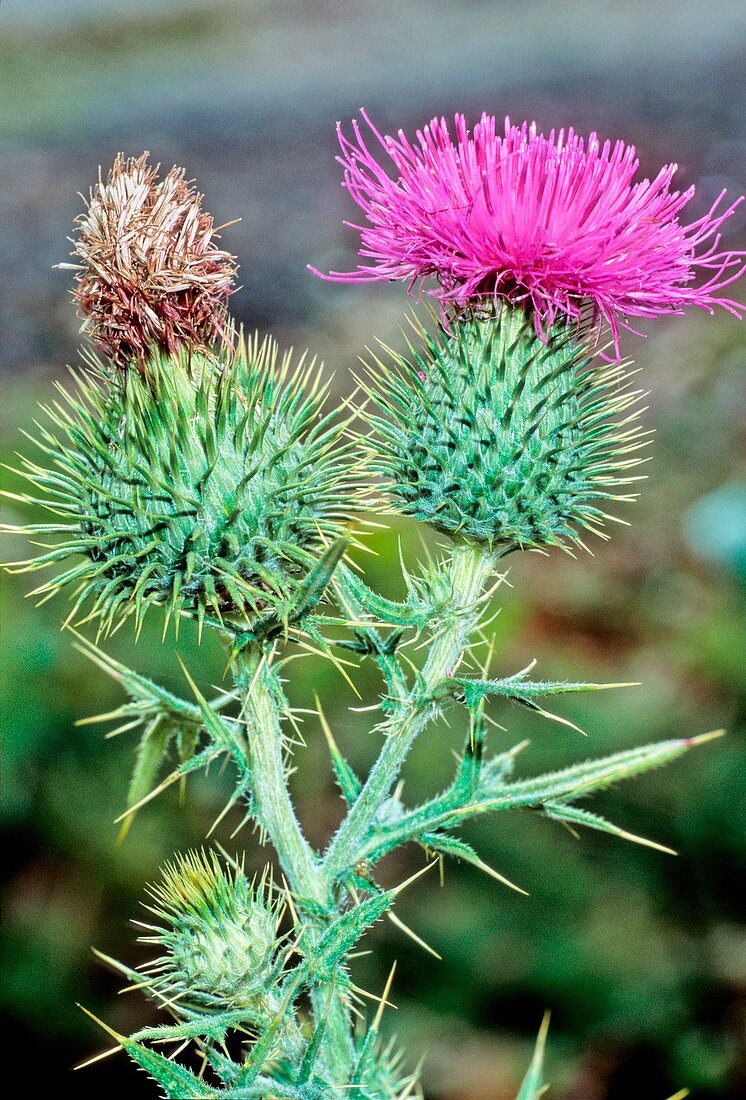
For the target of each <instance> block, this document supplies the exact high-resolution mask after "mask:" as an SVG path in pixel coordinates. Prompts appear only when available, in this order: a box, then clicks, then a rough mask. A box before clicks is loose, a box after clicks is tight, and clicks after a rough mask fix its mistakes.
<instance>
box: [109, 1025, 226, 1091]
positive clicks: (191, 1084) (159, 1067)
mask: <svg viewBox="0 0 746 1100" xmlns="http://www.w3.org/2000/svg"><path fill="white" fill-rule="evenodd" d="M121 1042H122V1046H123V1047H124V1049H125V1050H126V1051H127V1053H128V1054H129V1056H130V1058H132V1059H133V1061H135V1062H137V1064H138V1065H139V1066H142V1068H143V1069H144V1070H145V1071H146V1073H149V1074H150V1076H151V1077H152V1078H153V1080H154V1081H155V1082H156V1084H158V1085H160V1087H161V1088H162V1089H163V1090H164V1091H165V1093H166V1096H167V1097H168V1098H169V1100H202V1098H208V1100H209V1098H210V1097H215V1096H220V1092H219V1091H218V1090H217V1089H213V1088H210V1086H209V1085H206V1084H205V1082H204V1081H201V1080H200V1079H199V1077H196V1076H195V1074H193V1073H192V1072H191V1071H190V1070H188V1069H185V1067H184V1066H180V1065H179V1064H178V1063H177V1062H172V1061H171V1060H170V1059H168V1058H164V1057H163V1055H162V1054H158V1053H157V1052H156V1051H155V1050H150V1048H149V1047H146V1046H143V1045H142V1044H140V1043H135V1042H133V1041H132V1040H131V1039H122V1040H121Z"/></svg>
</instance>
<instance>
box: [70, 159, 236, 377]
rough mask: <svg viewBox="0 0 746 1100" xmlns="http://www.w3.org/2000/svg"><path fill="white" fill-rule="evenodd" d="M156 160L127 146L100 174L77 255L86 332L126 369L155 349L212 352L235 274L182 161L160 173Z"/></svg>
mask: <svg viewBox="0 0 746 1100" xmlns="http://www.w3.org/2000/svg"><path fill="white" fill-rule="evenodd" d="M147 161H148V154H147V153H143V155H142V156H141V157H138V158H137V159H136V160H135V159H127V158H125V157H124V156H123V155H122V154H121V153H120V154H119V156H118V157H117V159H116V160H115V161H114V165H113V167H112V169H111V171H110V172H109V175H108V177H107V179H106V182H104V181H103V180H102V179H101V178H99V181H98V184H97V185H96V187H94V188H93V190H92V191H91V197H90V202H89V203H88V209H87V211H86V213H85V214H83V215H82V216H81V217H80V218H79V219H78V236H77V239H76V240H75V241H74V244H75V249H74V251H73V253H72V254H73V255H74V256H76V257H78V258H79V259H80V261H81V263H80V264H79V265H74V266H75V268H76V269H77V271H78V276H77V287H76V290H75V298H76V300H77V303H78V307H79V309H80V312H81V313H82V315H83V318H84V321H83V326H82V327H83V331H84V332H85V333H87V334H88V335H89V336H90V338H91V340H92V341H93V342H94V343H95V344H96V345H97V347H98V348H100V349H101V351H103V352H104V354H105V355H107V356H108V357H109V358H110V359H111V361H112V362H113V363H115V364H116V365H117V366H118V367H120V368H122V369H124V368H126V367H128V366H135V367H138V368H140V369H142V368H143V367H144V365H145V363H146V361H147V359H148V356H149V355H150V353H151V351H152V350H153V349H154V348H156V349H161V350H162V351H167V352H172V351H176V350H178V349H179V348H182V347H190V348H197V349H202V350H203V351H204V350H205V349H207V348H208V347H209V346H210V345H211V344H212V343H213V342H215V341H216V340H219V339H221V338H222V337H223V336H224V334H225V322H226V302H227V299H228V296H229V295H230V294H232V293H233V284H234V281H235V275H236V263H235V260H234V258H233V256H231V255H230V254H229V253H228V252H224V251H222V250H221V249H218V248H217V247H216V245H215V243H214V228H213V220H212V217H211V216H210V215H209V214H207V213H206V212H205V211H203V210H202V196H201V195H200V194H199V193H198V192H197V191H195V190H194V188H193V187H190V186H189V184H188V183H187V182H186V180H185V178H184V170H183V168H172V169H171V170H170V171H169V172H168V173H167V174H166V175H165V176H164V177H163V179H162V180H159V179H158V167H153V166H152V165H149V164H148V162H147ZM63 266H67V265H63Z"/></svg>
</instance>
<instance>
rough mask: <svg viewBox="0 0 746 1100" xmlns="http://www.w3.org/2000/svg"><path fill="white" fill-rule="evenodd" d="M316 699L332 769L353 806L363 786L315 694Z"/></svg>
mask: <svg viewBox="0 0 746 1100" xmlns="http://www.w3.org/2000/svg"><path fill="white" fill-rule="evenodd" d="M314 699H315V701H316V710H317V712H318V715H319V722H320V723H321V728H322V730H323V731H324V737H325V738H326V743H327V745H328V746H329V756H330V757H331V761H332V767H333V768H334V774H335V776H336V778H337V783H338V784H339V789H340V791H341V792H342V797H343V798H344V800H345V802H346V803H347V805H348V806H352V804H353V803H354V801H355V799H356V798H357V796H358V795H359V794H360V790H361V788H362V784H361V782H360V780H359V779H358V777H357V776H356V775H355V773H354V771H353V770H352V768H351V767H350V765H349V764H348V763H347V761H346V760H345V758H344V756H343V755H342V753H341V752H340V751H339V747H338V745H337V742H336V741H335V740H334V735H333V733H332V731H331V727H330V725H329V723H328V722H327V720H326V715H325V714H324V712H323V710H322V709H321V702H320V700H319V697H318V695H317V694H316V692H314Z"/></svg>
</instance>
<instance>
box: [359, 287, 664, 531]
mask: <svg viewBox="0 0 746 1100" xmlns="http://www.w3.org/2000/svg"><path fill="white" fill-rule="evenodd" d="M420 336H421V338H422V345H421V346H420V347H419V348H417V349H415V348H412V349H411V350H412V352H413V360H414V361H413V362H411V363H410V362H408V361H407V360H405V359H403V358H398V357H397V358H395V362H394V367H395V370H394V371H391V370H390V369H388V367H384V365H383V364H382V363H380V361H377V362H378V368H379V369H378V370H376V371H375V373H374V378H375V381H376V390H375V393H374V395H373V396H374V398H375V400H376V401H377V403H378V406H379V408H380V409H381V411H382V413H383V415H373V416H371V417H370V420H371V421H372V423H373V425H374V427H375V428H376V434H375V437H374V440H373V442H372V444H371V446H372V450H373V453H374V468H376V469H377V470H378V472H379V473H380V474H381V475H382V476H383V478H384V481H385V483H386V488H387V490H388V492H389V493H390V495H391V497H392V498H393V502H394V504H395V506H396V507H397V508H398V509H399V510H400V511H402V512H404V513H405V514H407V515H411V516H415V517H417V518H418V519H421V520H424V521H425V522H426V523H430V524H431V525H432V526H433V527H435V528H437V529H438V530H439V531H444V532H448V533H450V534H454V535H456V534H458V535H461V536H463V537H464V538H467V539H472V540H476V541H478V542H481V543H485V544H487V545H489V546H491V547H495V548H501V547H504V548H511V549H512V548H529V547H542V546H552V545H562V544H567V543H581V533H582V531H583V530H590V531H593V532H595V533H596V534H601V533H602V532H601V531H600V530H599V527H600V526H602V525H603V521H604V520H605V519H609V518H613V517H610V516H608V515H607V514H606V512H605V511H604V508H605V507H606V506H607V505H606V502H607V501H613V500H629V499H631V498H630V497H629V496H628V495H620V494H619V492H618V489H619V487H620V486H624V485H626V484H627V483H628V482H630V481H634V480H636V479H635V478H630V477H628V476H626V475H627V471H628V470H629V468H630V467H631V466H634V465H636V464H637V462H638V461H639V459H637V458H636V457H635V456H634V454H633V452H634V451H636V450H637V448H638V447H640V446H642V445H643V443H644V439H643V438H642V437H643V433H642V432H641V430H640V428H639V427H638V426H636V425H635V424H634V423H632V422H633V421H634V420H635V418H636V416H637V413H636V412H633V413H632V415H631V416H629V417H627V419H625V420H622V421H619V420H618V419H617V420H613V419H612V418H613V417H618V414H619V413H621V412H622V411H623V410H625V409H627V408H628V407H629V406H630V405H632V404H634V402H635V401H636V400H637V398H638V396H639V394H638V393H637V392H630V389H629V383H628V381H627V379H626V376H625V369H624V367H623V366H621V365H618V364H612V365H608V364H599V363H598V361H594V360H593V356H592V355H591V353H590V352H589V351H588V349H587V347H585V346H584V345H583V343H582V342H580V340H579V338H578V336H577V332H576V331H575V330H573V329H571V328H570V327H568V326H564V325H559V326H558V327H557V328H555V329H554V331H553V332H551V333H550V334H549V337H548V339H547V342H546V343H544V342H542V340H541V339H540V338H539V337H538V336H537V334H536V331H535V329H534V325H533V322H532V320H531V318H530V317H529V316H528V315H527V313H526V312H524V311H523V310H521V309H516V308H512V307H510V306H502V307H498V308H497V311H496V313H495V314H491V315H489V316H484V315H479V316H477V315H473V314H471V315H464V316H463V317H461V318H459V319H457V320H455V321H454V322H453V324H452V326H451V328H450V329H449V330H448V331H442V332H441V333H440V335H439V336H438V337H431V336H428V335H426V334H425V333H424V332H420Z"/></svg>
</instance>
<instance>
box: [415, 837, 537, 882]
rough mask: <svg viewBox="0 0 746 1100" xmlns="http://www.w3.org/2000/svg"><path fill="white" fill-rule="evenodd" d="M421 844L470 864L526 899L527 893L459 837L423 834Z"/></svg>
mask: <svg viewBox="0 0 746 1100" xmlns="http://www.w3.org/2000/svg"><path fill="white" fill-rule="evenodd" d="M422 843H423V844H426V845H427V847H428V848H433V849H434V850H435V851H436V852H443V853H444V855H448V856H455V857H456V858H457V859H463V860H465V861H466V862H467V863H471V864H472V866H473V867H477V868H478V869H479V870H480V871H483V872H484V874H486V875H489V876H490V878H494V879H496V880H497V881H498V882H501V883H502V884H503V886H508V887H510V889H511V890H515V891H516V893H518V894H523V895H524V896H525V897H528V891H527V890H523V889H521V887H520V886H516V884H515V883H514V882H511V881H510V879H508V878H505V876H504V875H501V874H500V873H499V872H498V871H495V870H494V868H492V867H490V866H489V864H487V863H485V862H484V860H482V859H480V857H479V856H478V855H477V853H476V852H475V851H474V849H473V848H472V847H471V845H470V844H467V843H466V841H465V840H461V839H460V838H459V837H455V836H450V835H448V834H447V833H423V834H422Z"/></svg>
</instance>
